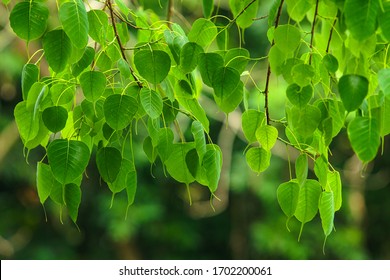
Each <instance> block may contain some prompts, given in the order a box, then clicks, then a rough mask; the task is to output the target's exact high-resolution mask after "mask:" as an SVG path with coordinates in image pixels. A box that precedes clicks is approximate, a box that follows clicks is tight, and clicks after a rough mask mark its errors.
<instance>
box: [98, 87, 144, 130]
mask: <svg viewBox="0 0 390 280" xmlns="http://www.w3.org/2000/svg"><path fill="white" fill-rule="evenodd" d="M103 109H104V117H105V119H106V122H107V123H108V125H109V126H110V127H112V128H113V129H115V130H121V129H124V128H125V127H126V126H128V125H129V124H130V123H131V121H132V119H133V118H134V116H135V114H136V113H137V110H138V103H137V100H135V99H134V98H133V97H130V96H128V95H122V94H113V95H110V96H109V97H107V99H106V100H105V102H104V106H103Z"/></svg>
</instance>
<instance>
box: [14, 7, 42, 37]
mask: <svg viewBox="0 0 390 280" xmlns="http://www.w3.org/2000/svg"><path fill="white" fill-rule="evenodd" d="M48 18H49V9H48V8H47V7H46V6H45V4H44V3H41V2H38V1H23V2H20V3H17V4H16V5H15V7H14V8H13V9H12V11H11V14H10V16H9V21H10V24H11V27H12V29H13V31H14V32H15V33H16V35H18V37H20V38H22V39H24V40H26V41H27V42H29V41H32V40H35V39H37V38H39V37H41V36H42V35H43V33H44V32H45V30H46V26H47V19H48Z"/></svg>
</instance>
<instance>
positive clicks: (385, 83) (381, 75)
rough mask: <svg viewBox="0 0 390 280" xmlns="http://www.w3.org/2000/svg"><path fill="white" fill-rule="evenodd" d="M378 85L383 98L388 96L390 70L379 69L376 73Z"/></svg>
mask: <svg viewBox="0 0 390 280" xmlns="http://www.w3.org/2000/svg"><path fill="white" fill-rule="evenodd" d="M378 83H379V87H380V89H381V90H382V91H383V93H384V95H385V96H390V69H388V68H387V69H381V70H380V71H379V72H378Z"/></svg>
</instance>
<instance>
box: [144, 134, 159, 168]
mask: <svg viewBox="0 0 390 280" xmlns="http://www.w3.org/2000/svg"><path fill="white" fill-rule="evenodd" d="M142 148H143V150H144V153H145V155H146V156H147V158H148V160H149V162H150V163H153V162H155V160H156V158H157V151H156V149H155V146H154V145H153V142H152V138H151V137H150V136H148V137H146V138H145V139H144V142H143V143H142Z"/></svg>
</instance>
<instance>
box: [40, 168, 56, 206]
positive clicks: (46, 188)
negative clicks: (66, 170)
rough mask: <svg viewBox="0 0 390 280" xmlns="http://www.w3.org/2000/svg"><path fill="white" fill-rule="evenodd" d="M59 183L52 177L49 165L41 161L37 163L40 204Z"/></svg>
mask: <svg viewBox="0 0 390 280" xmlns="http://www.w3.org/2000/svg"><path fill="white" fill-rule="evenodd" d="M60 187H61V184H60V183H59V182H58V181H57V180H56V179H55V178H54V176H53V173H52V172H51V169H50V166H49V165H47V164H44V163H42V162H38V164H37V190H38V197H39V201H40V202H41V204H44V203H45V201H46V199H47V198H48V197H49V196H50V193H51V191H52V189H53V188H60Z"/></svg>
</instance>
